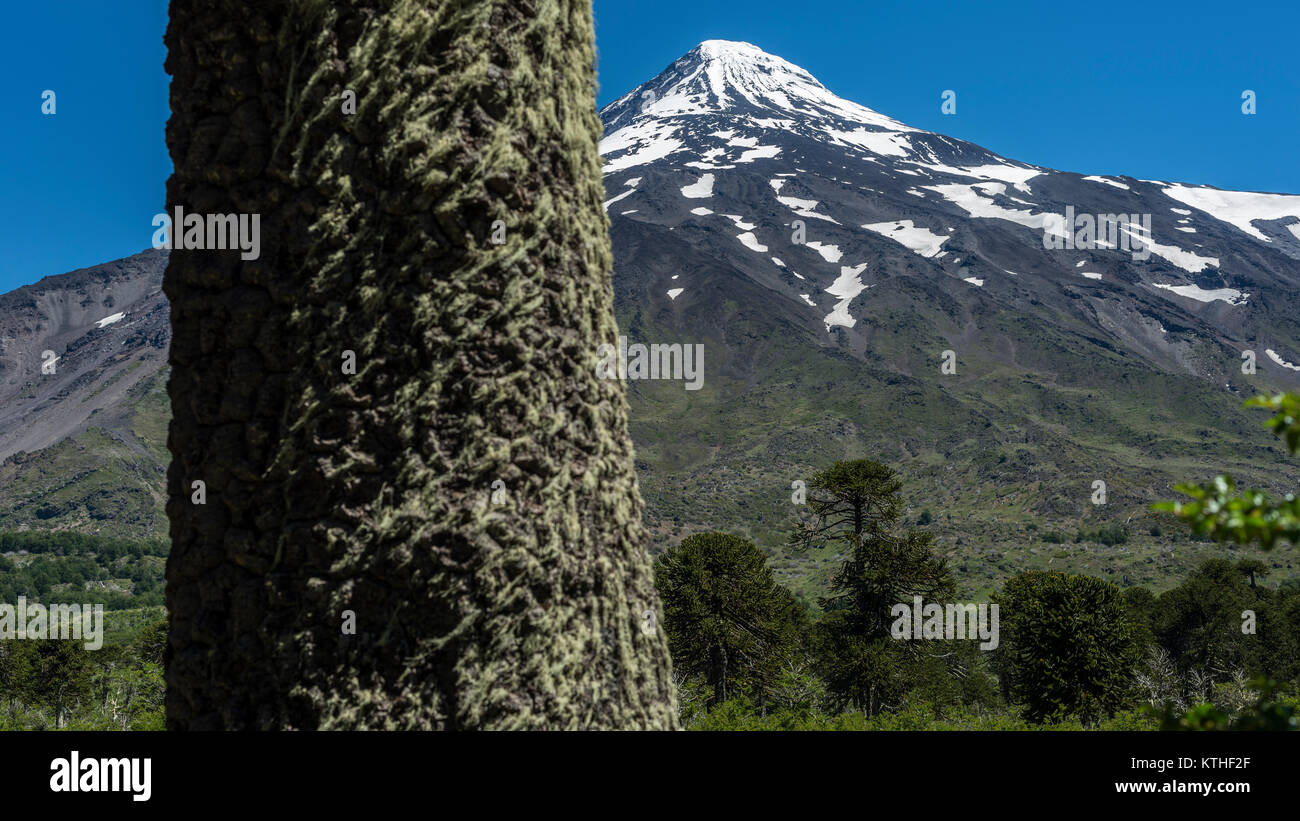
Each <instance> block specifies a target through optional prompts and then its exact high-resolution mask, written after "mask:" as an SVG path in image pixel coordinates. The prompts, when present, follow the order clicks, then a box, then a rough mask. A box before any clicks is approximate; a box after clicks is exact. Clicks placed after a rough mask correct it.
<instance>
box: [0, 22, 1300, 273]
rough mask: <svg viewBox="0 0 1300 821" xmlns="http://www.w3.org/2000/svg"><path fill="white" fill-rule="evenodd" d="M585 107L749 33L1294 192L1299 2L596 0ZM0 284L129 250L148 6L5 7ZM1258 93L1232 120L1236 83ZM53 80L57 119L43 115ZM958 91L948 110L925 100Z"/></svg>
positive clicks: (159, 169)
mask: <svg viewBox="0 0 1300 821" xmlns="http://www.w3.org/2000/svg"><path fill="white" fill-rule="evenodd" d="M595 8H596V41H597V46H598V48H599V51H600V62H599V68H600V80H601V89H600V98H599V101H600V103H601V104H602V105H603V104H604V103H606V102H609V101H610V100H612V99H614V98H615V97H618V96H620V95H621V94H623V93H625V92H627V91H628V90H630V89H631V88H633V87H634V86H636V85H637V84H639V83H641V82H643V81H645V80H648V79H650V78H651V77H653V76H654V75H655V74H657V73H659V71H661V70H662V69H663V68H664V67H665V66H667V65H668V64H669V63H670V62H672V61H673V60H675V59H676V58H677V57H679V56H681V55H682V54H684V53H685V52H687V51H689V50H690V49H691V48H692V47H694V46H695V45H696V44H697V43H699V42H700V41H701V40H708V39H713V38H718V39H728V40H747V41H749V42H751V43H754V44H755V45H757V46H759V47H761V48H763V49H765V50H767V51H770V52H772V53H774V54H778V55H780V56H782V57H784V58H786V59H787V60H790V61H791V62H793V63H796V64H798V65H800V66H803V67H804V68H806V69H807V70H808V71H810V72H812V73H813V75H814V76H816V77H817V78H818V79H819V80H821V81H822V82H823V83H825V84H826V85H827V86H828V87H829V88H830V89H831V90H832V91H834V92H836V93H837V94H840V95H841V96H843V97H847V98H849V99H852V100H855V101H857V102H859V103H862V104H863V105H866V106H869V107H871V108H874V109H876V110H878V111H880V112H882V113H884V114H887V115H889V116H891V117H895V118H897V119H899V120H902V121H903V122H905V123H908V124H909V125H913V126H916V127H918V128H925V129H929V130H933V131H938V132H941V133H944V134H950V135H952V136H954V137H960V138H962V139H966V140H971V141H973V142H976V143H978V144H980V145H983V146H985V147H986V148H989V149H992V150H994V151H997V152H998V153H1000V154H1003V155H1005V156H1008V157H1012V158H1014V159H1019V160H1024V161H1027V162H1032V163H1036V164H1039V165H1046V166H1051V167H1054V168H1060V169H1065V170H1069V171H1079V172H1082V173H1089V174H1097V173H1101V174H1129V175H1132V176H1135V177H1144V178H1148V179H1168V180H1180V181H1187V182H1203V183H1210V184H1212V185H1217V186H1220V187H1223V188H1236V189H1247V190H1259V191H1283V192H1291V193H1300V63H1298V62H1297V52H1300V43H1298V42H1297V39H1296V38H1297V34H1296V32H1297V31H1300V5H1297V4H1294V3H1283V2H1276V0H1274V2H1238V3H1223V2H1207V0H1184V2H1172V1H1171V0H1153V1H1152V2H1143V3H1124V4H1119V5H1107V4H1095V3H1094V4H1083V5H1080V4H1074V3H1051V2H1041V0H1039V2H1019V1H1018V0H1012V1H1011V2H1004V1H998V2H988V3H983V2H969V3H951V2H929V3H926V2H921V1H920V0H824V1H823V2H818V1H817V0H802V2H795V3H792V2H789V0H781V2H776V1H775V0H772V1H771V2H768V0H752V1H751V2H737V1H736V0H653V2H642V0H596V2H595ZM5 12H6V13H5V15H4V18H3V23H4V35H3V37H4V42H3V48H0V112H2V116H0V185H3V191H4V197H3V198H2V199H0V247H3V249H4V252H3V255H0V292H3V291H8V290H10V289H12V288H16V287H18V286H19V285H22V284H25V283H29V282H35V281H36V280H37V279H40V278H41V277H42V276H45V275H47V274H56V273H63V272H65V271H69V270H73V269H75V268H79V267H84V266H87V265H94V264H96V263H100V262H105V261H108V260H111V259H116V258H118V257H122V256H126V255H128V254H131V253H135V252H137V251H140V250H142V249H144V248H146V247H148V246H149V243H150V238H151V237H152V235H153V230H154V229H153V226H152V225H150V219H151V218H152V216H153V215H154V214H155V213H157V212H159V211H161V210H163V200H164V193H165V189H164V186H165V183H166V180H167V177H168V175H169V174H170V173H171V162H170V160H169V158H168V156H167V149H166V143H165V142H164V133H163V128H164V126H165V124H166V120H167V116H168V107H167V85H168V77H167V75H166V74H165V73H164V72H163V67H162V66H163V59H164V57H165V56H166V53H165V49H164V48H163V44H162V36H163V31H164V29H165V28H166V24H167V19H166V18H167V4H166V2H165V0H121V1H120V2H111V3H106V2H102V0H96V2H88V1H87V0H49V2H36V3H13V4H9V5H8V6H7V7H6V9H5ZM1247 88H1249V89H1253V90H1254V91H1255V92H1256V93H1257V95H1258V111H1259V113H1257V114H1255V115H1254V116H1250V117H1248V116H1244V115H1242V114H1241V92H1242V90H1243V89H1247ZM45 89H52V90H54V91H55V93H56V94H57V95H58V96H57V113H55V114H54V115H51V116H46V115H43V114H42V113H41V92H42V91H44V90H45ZM944 89H953V90H954V91H956V92H957V114H956V116H945V115H942V114H941V113H940V111H939V104H940V94H941V93H942V92H943V90H944Z"/></svg>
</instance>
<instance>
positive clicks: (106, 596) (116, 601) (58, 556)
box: [0, 531, 168, 610]
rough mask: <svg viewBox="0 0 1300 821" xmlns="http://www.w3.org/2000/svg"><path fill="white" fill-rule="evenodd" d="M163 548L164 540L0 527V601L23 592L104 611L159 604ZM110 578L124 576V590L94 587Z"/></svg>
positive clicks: (31, 597) (33, 597)
mask: <svg viewBox="0 0 1300 821" xmlns="http://www.w3.org/2000/svg"><path fill="white" fill-rule="evenodd" d="M167 550H168V544H167V542H165V541H162V540H157V539H153V540H131V539H120V538H106V537H100V536H87V535H85V534H82V533H67V532H47V531H28V532H21V533H19V532H0V602H10V603H12V602H15V601H16V600H17V599H18V597H19V596H23V597H26V598H27V599H29V600H32V601H50V600H54V599H57V600H58V601H60V602H65V603H69V604H72V603H81V604H102V605H104V607H105V608H106V609H108V610H123V609H128V608H136V607H148V606H153V605H161V604H162V603H163V571H162V563H161V561H160V559H163V558H164V557H166V555H167ZM23 553H26V554H28V555H26V556H24V555H22V554H23ZM4 554H10V555H4ZM114 580H116V581H117V582H118V583H119V584H120V583H121V581H123V580H129V581H130V583H131V584H130V592H122V591H117V590H112V589H107V588H106V587H104V586H100V587H99V588H98V589H96V586H95V585H94V584H93V583H94V582H101V583H105V584H107V583H109V582H111V581H114ZM88 583H91V584H90V585H89V587H90V589H87V587H88ZM122 586H125V585H122ZM56 587H57V588H58V589H57V590H55V588H56Z"/></svg>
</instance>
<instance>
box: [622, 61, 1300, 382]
mask: <svg viewBox="0 0 1300 821" xmlns="http://www.w3.org/2000/svg"><path fill="white" fill-rule="evenodd" d="M601 118H602V121H603V122H604V124H605V137H604V139H603V140H602V141H601V145H600V151H601V154H602V157H603V159H604V172H605V175H606V181H607V189H608V190H609V192H610V199H609V201H608V202H607V203H606V210H609V211H611V217H612V218H613V219H614V221H615V223H616V225H617V224H618V223H620V222H623V221H624V219H623V218H626V221H627V222H629V223H632V224H640V225H649V224H655V225H660V226H663V227H667V228H669V229H670V230H673V231H678V232H681V235H682V236H687V237H695V236H696V235H697V234H698V233H700V232H703V233H704V234H705V235H708V236H709V237H710V240H709V241H710V242H712V241H713V239H712V237H713V235H716V234H724V235H726V234H729V235H730V237H731V238H732V244H730V245H728V244H727V243H717V244H716V245H714V246H712V247H708V243H705V244H703V245H699V246H697V247H700V248H701V250H707V251H708V252H709V253H712V254H715V255H718V254H721V255H722V256H724V257H726V258H727V259H728V260H729V261H731V262H733V263H735V264H737V265H738V267H740V268H742V269H744V270H746V271H748V272H749V274H750V276H751V278H753V279H754V280H756V281H757V282H760V283H762V284H763V285H764V286H766V287H771V288H773V289H774V290H777V291H778V292H784V293H785V295H786V297H787V298H788V299H789V300H790V302H792V303H795V304H797V305H800V306H803V308H805V309H822V315H821V317H820V320H821V322H822V324H824V325H825V330H826V331H827V332H829V331H831V330H832V329H834V328H836V327H842V328H848V329H852V328H854V327H855V326H856V325H857V323H858V315H859V312H858V311H857V308H858V307H859V306H860V305H861V304H862V303H861V300H864V299H866V300H869V299H875V298H878V297H879V294H878V293H870V294H869V293H867V291H868V289H870V288H872V287H873V286H875V285H881V284H883V281H884V280H887V279H890V278H893V277H898V276H918V275H928V276H931V277H938V278H940V281H946V283H947V284H946V285H945V287H947V288H953V289H955V290H956V293H958V294H961V295H962V297H963V298H966V297H968V296H969V291H970V290H971V289H972V288H978V289H982V294H981V297H980V298H981V299H993V300H996V301H999V302H1002V303H1003V304H1004V305H1007V301H1008V300H1010V301H1012V304H1014V303H1016V302H1019V301H1023V300H1025V299H1026V298H1028V299H1032V300H1034V304H1038V303H1042V302H1053V303H1057V304H1058V306H1059V307H1061V308H1070V309H1071V310H1076V311H1077V310H1078V309H1081V308H1083V307H1084V306H1088V307H1087V309H1086V310H1084V313H1085V314H1087V315H1088V318H1089V319H1088V321H1090V322H1096V321H1098V319H1097V316H1098V315H1104V316H1105V317H1106V320H1105V321H1104V322H1102V323H1101V324H1102V326H1103V329H1104V330H1105V332H1106V334H1107V335H1108V336H1114V337H1117V338H1118V339H1119V340H1121V341H1122V342H1123V344H1125V345H1133V346H1137V347H1138V348H1140V349H1141V350H1142V351H1143V353H1144V355H1149V356H1153V357H1156V358H1159V359H1163V360H1165V361H1166V363H1167V364H1169V363H1171V362H1172V361H1176V360H1183V359H1185V357H1184V356H1183V355H1182V354H1180V353H1179V351H1178V349H1179V348H1181V347H1185V346H1186V345H1188V344H1190V340H1189V339H1188V338H1187V337H1185V336H1180V335H1173V336H1171V335H1170V334H1169V331H1168V328H1169V326H1170V325H1174V326H1177V327H1188V328H1194V327H1197V326H1198V325H1204V326H1205V328H1204V330H1205V331H1206V332H1207V333H1208V334H1209V335H1212V336H1215V337H1219V338H1220V339H1221V341H1223V342H1225V343H1227V344H1230V345H1232V346H1234V347H1242V348H1244V347H1245V344H1244V338H1243V337H1242V334H1244V333H1245V332H1246V331H1247V329H1248V328H1249V327H1251V325H1252V320H1251V317H1253V316H1256V315H1257V314H1259V313H1268V312H1271V310H1273V309H1274V308H1275V307H1277V306H1280V305H1281V304H1282V303H1284V302H1286V303H1289V301H1290V300H1291V299H1292V298H1293V296H1294V295H1295V294H1296V292H1297V290H1300V262H1298V261H1300V196H1292V195H1283V194H1262V193H1247V192H1231V191H1220V190H1218V189H1213V188H1209V187H1205V186H1190V185H1182V184H1171V183H1163V182H1156V181H1149V180H1138V179H1133V178H1131V177H1104V176H1096V175H1088V176H1083V175H1079V174H1072V173H1066V172H1058V171H1054V170H1052V169H1049V168H1042V167H1038V166H1033V165H1028V164H1026V163H1021V162H1016V161H1014V160H1010V159H1007V158H1004V157H1001V156H999V155H997V154H995V153H993V152H991V151H988V150H986V149H984V148H981V147H979V146H977V145H974V144H971V143H968V142H965V141H962V140H958V139H954V138H951V137H947V136H944V135H941V134H935V133H932V132H928V131H923V130H919V129H915V128H912V127H910V126H907V125H904V124H903V123H900V122H898V121H896V120H894V119H891V118H890V117H888V116H885V115H884V114H881V113H879V112H876V111H873V110H872V109H870V108H867V107H865V106H862V105H859V104H858V103H855V102H851V101H848V100H844V99H842V98H840V97H838V96H836V95H835V94H834V93H832V92H831V91H830V90H828V89H827V88H826V87H825V86H824V85H823V84H822V83H820V82H819V81H818V80H817V79H816V78H815V77H813V76H812V74H810V73H809V72H807V71H806V70H804V69H802V68H800V67H799V66H796V65H793V64H792V63H789V62H787V61H786V60H783V59H781V58H780V57H777V56H774V55H771V54H768V53H767V52H764V51H763V50H762V49H760V48H758V47H756V46H753V45H751V44H749V43H737V42H730V41H725V40H708V41H705V42H703V43H701V44H700V45H699V46H697V47H696V48H694V49H692V50H691V51H690V52H689V53H687V54H686V55H684V56H682V57H681V58H680V59H678V60H676V61H675V62H674V63H672V64H671V65H670V66H668V67H667V68H666V69H665V70H664V71H663V72H662V73H660V74H659V75H658V76H657V77H655V78H654V79H652V80H650V81H649V82H647V83H645V84H643V85H641V86H639V87H637V88H636V89H633V90H632V91H631V92H629V93H628V94H626V95H624V96H623V97H621V98H619V99H618V100H616V101H615V102H613V103H611V104H610V105H608V106H607V107H606V108H605V109H604V110H602V111H601ZM615 203H617V204H618V206H617V208H615V207H614V205H615ZM1112 218H1113V219H1112ZM1084 225H1087V226H1088V227H1087V228H1086V230H1085V229H1084V228H1083V226H1084ZM616 236H617V232H616ZM756 255H763V257H761V258H760V257H758V256H756ZM733 258H734V259H733ZM679 276H680V274H679ZM683 279H684V280H685V281H683V280H682V279H676V280H673V282H672V286H673V289H674V290H676V292H677V294H678V296H674V297H673V298H672V300H671V301H672V302H674V303H675V304H676V305H677V306H682V307H684V306H688V305H689V304H690V294H691V285H692V283H691V281H690V278H689V277H683ZM667 290H668V288H664V289H663V293H665V294H666V292H667ZM1120 292H1125V293H1127V295H1128V298H1127V299H1119V298H1118V297H1119V293H1120ZM1081 298H1082V299H1084V300H1085V301H1084V302H1078V303H1076V300H1078V299H1081ZM1248 306H1250V307H1248ZM1008 307H1010V306H1009V305H1008ZM679 309H681V308H679ZM1228 309H1231V310H1228ZM813 312H814V313H815V311H813ZM1165 318H1167V319H1168V320H1169V321H1168V322H1165V321H1164V319H1165ZM1229 339H1231V340H1232V341H1231V342H1229ZM1238 343H1241V344H1238ZM1278 344H1279V345H1282V346H1283V347H1286V348H1287V349H1288V350H1291V351H1293V352H1294V354H1295V355H1296V356H1297V357H1300V342H1297V340H1296V339H1295V338H1294V337H1293V338H1289V339H1283V340H1280V341H1279V342H1278Z"/></svg>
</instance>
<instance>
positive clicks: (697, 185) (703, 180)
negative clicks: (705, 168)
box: [682, 174, 713, 200]
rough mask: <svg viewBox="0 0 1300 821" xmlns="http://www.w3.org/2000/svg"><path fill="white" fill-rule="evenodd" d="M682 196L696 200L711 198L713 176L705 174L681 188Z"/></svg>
mask: <svg viewBox="0 0 1300 821" xmlns="http://www.w3.org/2000/svg"><path fill="white" fill-rule="evenodd" d="M682 196H683V197H688V198H690V199H697V200H699V199H704V198H706V197H711V196H713V175H712V174H705V175H704V176H703V177H700V178H699V179H698V180H696V181H695V182H693V183H691V184H690V185H684V186H682Z"/></svg>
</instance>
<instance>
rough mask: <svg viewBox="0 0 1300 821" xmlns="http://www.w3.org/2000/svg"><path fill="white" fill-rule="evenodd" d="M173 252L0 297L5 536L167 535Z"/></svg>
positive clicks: (0, 490) (0, 525) (0, 481)
mask: <svg viewBox="0 0 1300 821" xmlns="http://www.w3.org/2000/svg"><path fill="white" fill-rule="evenodd" d="M166 264H167V256H166V252H165V251H152V250H151V251H146V252H144V253H141V254H136V255H135V256H131V257H127V258H126V259H120V260H117V261H115V262H110V263H106V264H104V265H96V266H94V267H92V268H84V269H82V270H79V271H73V272H71V273H68V274H61V275H58V276H50V277H46V278H44V279H42V280H41V281H40V282H37V283H35V284H33V285H27V286H24V287H22V288H19V289H18V290H16V291H12V292H10V293H7V294H4V295H3V296H0V530H25V529H30V528H40V529H53V530H63V529H73V530H79V531H82V532H87V533H99V534H103V535H115V536H134V537H140V536H151V535H152V536H159V535H165V534H166V531H167V525H166V519H165V517H164V515H163V508H162V503H163V495H162V494H163V481H164V478H165V466H166V464H167V461H168V457H167V442H166V425H167V419H168V416H169V412H170V411H169V406H168V403H167V395H166V364H167V345H168V343H169V342H170V340H171V325H170V322H169V316H168V308H167V300H166V298H165V297H164V296H163V294H162V273H163V269H164V267H165V266H166Z"/></svg>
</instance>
